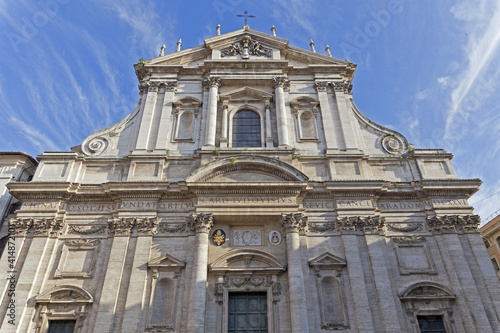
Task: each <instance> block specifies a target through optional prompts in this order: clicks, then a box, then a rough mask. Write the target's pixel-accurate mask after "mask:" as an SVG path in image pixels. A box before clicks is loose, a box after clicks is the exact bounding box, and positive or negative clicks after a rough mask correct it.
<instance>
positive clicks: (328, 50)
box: [325, 45, 332, 57]
mask: <svg viewBox="0 0 500 333" xmlns="http://www.w3.org/2000/svg"><path fill="white" fill-rule="evenodd" d="M325 51H326V54H327V55H328V56H329V57H331V56H332V53H331V52H330V46H329V45H327V46H326V48H325Z"/></svg>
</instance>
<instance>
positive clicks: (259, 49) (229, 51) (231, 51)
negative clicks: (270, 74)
mask: <svg viewBox="0 0 500 333" xmlns="http://www.w3.org/2000/svg"><path fill="white" fill-rule="evenodd" d="M237 54H239V55H240V56H241V58H242V59H248V58H250V55H254V56H257V57H259V56H264V57H267V58H271V57H272V50H271V49H269V48H266V47H264V46H262V45H261V44H260V43H259V42H258V41H255V40H252V38H251V37H250V36H243V37H242V38H241V40H240V41H239V42H236V43H234V44H232V45H231V46H229V47H226V48H224V49H222V50H221V51H220V55H221V57H222V58H224V57H232V56H236V55H237Z"/></svg>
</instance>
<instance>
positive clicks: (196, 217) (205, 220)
mask: <svg viewBox="0 0 500 333" xmlns="http://www.w3.org/2000/svg"><path fill="white" fill-rule="evenodd" d="M187 222H188V228H189V230H191V231H195V232H197V233H200V232H203V233H207V234H208V233H209V232H210V229H211V228H212V227H213V225H214V217H213V214H212V213H200V214H193V215H191V216H190V217H188V218H187Z"/></svg>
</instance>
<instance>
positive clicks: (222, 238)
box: [212, 229, 226, 246]
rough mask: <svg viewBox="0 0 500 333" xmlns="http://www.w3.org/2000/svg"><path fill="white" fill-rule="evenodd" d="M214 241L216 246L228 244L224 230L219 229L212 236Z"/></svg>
mask: <svg viewBox="0 0 500 333" xmlns="http://www.w3.org/2000/svg"><path fill="white" fill-rule="evenodd" d="M212 241H213V242H214V244H215V245H217V246H221V245H222V244H224V243H225V242H226V233H225V232H224V230H222V229H217V230H215V231H214V233H213V234H212Z"/></svg>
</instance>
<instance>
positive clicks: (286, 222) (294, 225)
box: [281, 213, 308, 233]
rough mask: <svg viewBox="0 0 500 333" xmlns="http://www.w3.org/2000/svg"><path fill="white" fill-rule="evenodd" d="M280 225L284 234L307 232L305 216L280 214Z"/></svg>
mask: <svg viewBox="0 0 500 333" xmlns="http://www.w3.org/2000/svg"><path fill="white" fill-rule="evenodd" d="M281 225H282V226H283V229H284V230H285V232H286V233H291V232H295V233H298V232H300V231H303V232H307V226H308V223H307V216H305V215H304V214H302V213H290V214H281Z"/></svg>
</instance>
